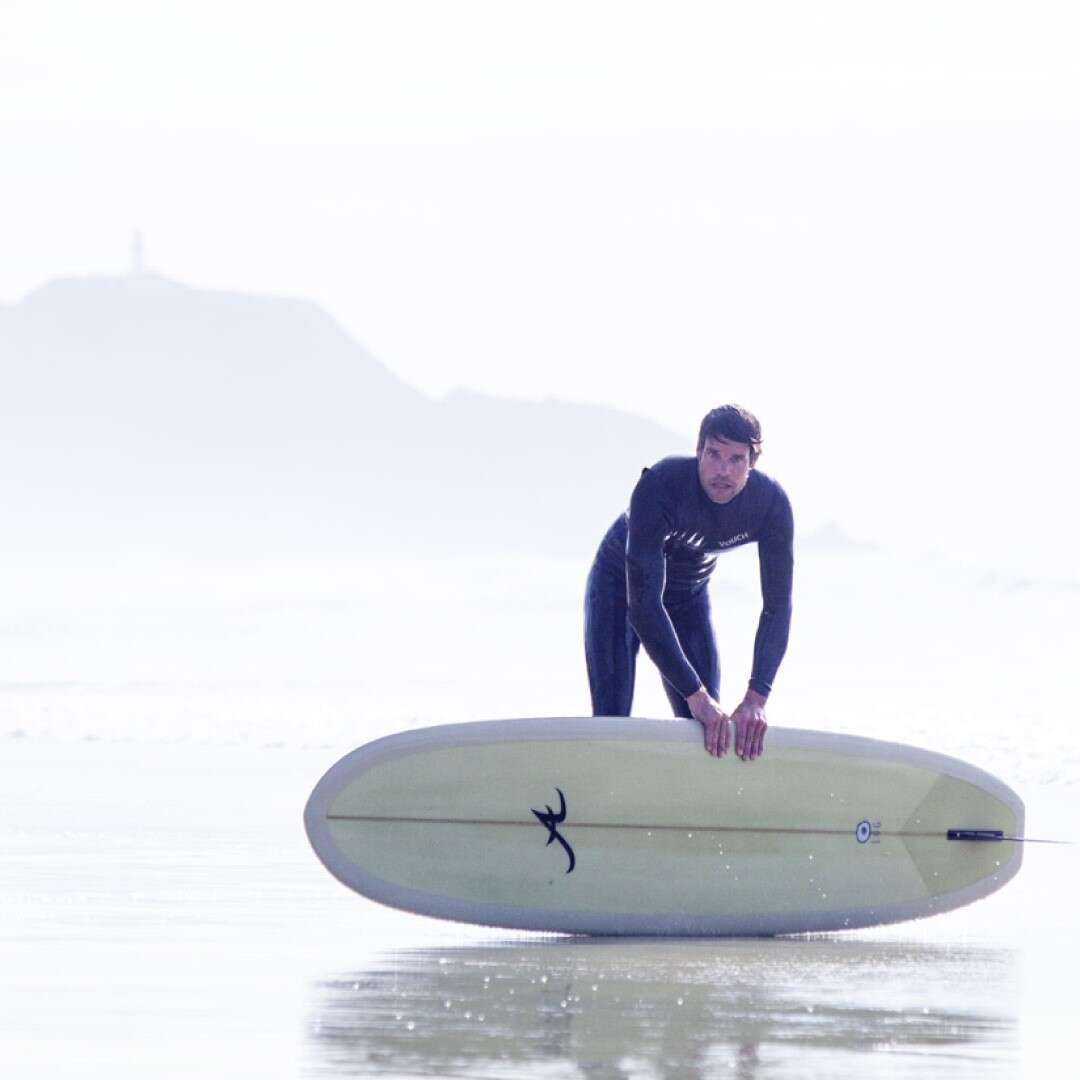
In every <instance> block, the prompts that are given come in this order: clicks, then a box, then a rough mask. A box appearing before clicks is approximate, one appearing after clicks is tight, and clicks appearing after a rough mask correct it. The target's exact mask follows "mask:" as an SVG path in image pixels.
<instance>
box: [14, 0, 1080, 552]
mask: <svg viewBox="0 0 1080 1080" xmlns="http://www.w3.org/2000/svg"><path fill="white" fill-rule="evenodd" d="M1076 12H1077V9H1076V6H1075V4H1072V3H1060V4H1038V3H1028V4H1024V5H1020V4H1015V3H1008V4H1001V3H992V2H989V3H988V2H985V0H980V2H975V3H949V2H943V0H934V2H930V3H906V4H903V5H900V4H879V3H873V2H868V0H853V2H831V3H828V2H826V3H804V2H803V3H768V2H763V3H753V4H750V3H737V4H722V3H711V4H706V3H702V4H684V3H670V2H665V3H651V4H641V3H627V2H617V3H588V2H582V0H576V2H573V3H560V2H551V0H548V2H545V3H543V4H538V3H532V4H526V3H515V2H510V0H502V2H494V3H473V2H461V0H442V2H438V0H436V2H427V3H425V2H409V0H387V2H381V3H364V2H355V0H354V2H341V3H326V2H316V3H308V4H305V5H298V4H295V3H290V4H281V3H272V2H266V0H262V2H259V3H246V2H244V3H240V2H229V0H217V2H215V3H212V4H208V3H201V2H192V0H186V2H184V3H152V2H147V0H142V2H129V3H118V2H115V0H97V2H95V3H93V4H87V3H61V2H57V0H32V2H23V0H14V2H13V0H5V3H4V5H3V9H2V14H0V146H2V147H3V161H4V165H3V169H2V171H0V215H2V216H0V226H2V227H0V236H2V242H3V258H2V259H0V302H5V303H12V302H15V301H17V300H18V299H20V298H21V297H22V296H23V295H25V293H26V292H28V291H29V290H31V289H32V288H34V287H36V286H37V285H39V284H41V283H42V282H43V281H45V280H48V279H50V278H53V277H56V276H60V275H65V274H97V273H110V272H122V271H123V270H124V269H125V268H126V265H127V262H128V252H129V247H130V241H131V234H132V231H133V229H135V228H136V227H139V228H141V229H142V230H143V232H144V234H145V239H146V251H147V258H148V261H149V262H150V264H151V266H152V267H153V268H155V269H156V270H158V271H160V272H161V273H163V274H165V275H167V276H169V277H173V278H176V279H178V280H181V281H183V282H186V283H188V284H192V285H197V286H201V287H210V288H227V289H237V290H243V291H250V292H265V293H272V294H288V295H298V296H303V297H306V298H309V299H311V300H314V301H316V302H317V303H319V304H321V305H323V306H324V307H325V308H327V309H328V310H329V311H330V312H331V313H332V314H333V315H335V316H336V317H337V318H338V319H339V320H340V321H341V322H342V323H343V324H344V325H345V327H346V328H347V329H348V330H349V331H350V332H351V333H352V334H354V335H355V336H356V337H357V338H359V339H360V340H362V341H363V342H364V343H365V344H366V345H367V346H368V347H369V348H370V349H371V350H372V351H373V352H374V353H375V354H376V355H377V356H378V357H379V358H380V359H381V360H382V361H383V362H384V363H385V364H386V365H387V366H388V367H390V368H391V369H392V370H394V371H395V372H396V373H398V374H399V375H400V376H401V377H402V378H404V379H406V380H407V381H408V382H410V383H412V384H414V385H416V386H418V387H420V388H422V389H426V390H428V391H430V392H433V393H442V392H444V391H446V390H448V389H450V388H452V387H455V386H459V385H464V386H469V387H472V388H475V389H479V390H486V391H490V392H492V393H497V394H503V395H512V396H522V397H539V398H542V397H547V396H554V397H561V398H569V399H578V400H590V401H596V402H601V403H606V404H611V405H616V406H619V407H623V408H627V409H630V410H633V411H635V412H639V413H642V414H645V415H649V416H652V417H654V418H656V419H658V420H661V421H662V422H664V423H666V424H668V425H669V426H672V427H673V428H676V429H677V430H679V431H682V432H686V433H687V437H688V438H689V437H692V433H693V431H694V429H695V428H696V424H697V421H698V419H699V417H700V415H701V413H702V412H703V411H704V410H705V409H706V408H707V407H709V406H711V405H713V404H718V403H720V402H722V401H726V400H741V401H743V402H744V403H746V404H747V405H749V406H750V407H752V408H754V409H755V411H757V412H758V413H759V414H760V415H761V417H762V419H763V421H764V422H765V425H766V436H767V439H768V447H767V457H766V458H765V459H763V466H765V465H766V463H768V466H769V467H770V468H771V469H772V470H773V471H774V472H775V473H776V475H778V476H779V477H780V478H781V479H783V480H785V481H786V482H787V485H788V487H789V488H790V489H791V490H792V492H793V494H794V495H796V497H797V508H799V506H800V504H801V505H802V507H804V508H805V512H804V513H803V515H802V517H803V520H804V522H805V521H815V520H825V519H828V518H838V519H840V520H842V521H844V523H845V524H846V525H847V527H849V528H850V529H851V530H852V531H854V532H856V533H859V534H861V535H865V536H870V537H875V538H878V539H882V538H886V537H891V538H896V539H898V540H899V541H900V542H902V543H910V544H912V545H914V546H916V547H918V548H919V549H920V550H926V549H933V548H935V547H937V546H942V545H939V543H938V542H937V541H938V535H937V534H938V533H940V534H941V535H942V536H947V537H948V540H949V544H948V545H945V546H950V545H951V546H953V547H955V546H956V540H957V537H963V536H964V535H965V534H970V535H971V536H972V537H974V538H975V542H976V543H977V545H981V548H980V550H982V549H985V554H986V555H987V557H990V556H991V555H993V556H994V557H1000V558H1003V559H1005V558H1007V557H1008V556H1009V555H1010V553H1011V552H1012V553H1015V552H1016V551H1017V550H1018V545H1020V546H1022V547H1023V551H1024V554H1025V558H1024V559H1023V560H1019V559H1018V560H1016V561H1023V562H1025V563H1029V564H1030V562H1031V561H1032V558H1033V560H1034V562H1036V563H1039V564H1040V565H1042V564H1043V563H1044V562H1045V561H1046V560H1049V559H1050V558H1051V556H1054V557H1055V558H1056V557H1057V556H1062V555H1064V556H1066V557H1067V558H1071V552H1072V550H1073V549H1074V548H1075V529H1074V528H1073V520H1072V512H1071V507H1069V508H1068V509H1067V510H1066V509H1064V508H1063V507H1062V505H1061V504H1060V503H1059V502H1058V501H1056V499H1055V493H1056V491H1057V490H1058V487H1059V485H1062V484H1064V485H1066V486H1067V487H1068V488H1069V489H1070V490H1071V487H1072V485H1071V483H1069V481H1070V479H1071V475H1072V472H1073V469H1074V466H1075V459H1076V455H1075V452H1074V451H1073V449H1072V445H1071V434H1068V435H1067V434H1066V431H1065V425H1066V424H1071V423H1072V422H1073V421H1072V415H1073V411H1074V410H1073V407H1072V375H1071V371H1070V370H1069V368H1071V366H1072V365H1074V364H1075V362H1076V359H1077V353H1078V349H1077V345H1078V343H1080V341H1078V339H1080V334H1078V330H1077V317H1076V297H1077V291H1078V285H1080V280H1078V279H1080V273H1078V269H1077V266H1078V260H1077V254H1076V253H1077V251H1078V250H1080V213H1078V210H1077V199H1076V192H1077V191H1078V190H1080V140H1078V137H1077V136H1078V134H1080V132H1078V119H1080V115H1078V102H1080V63H1078V61H1077V56H1078V55H1080V54H1078V51H1077V44H1078V37H1077V31H1078V29H1080V18H1078V16H1077V14H1076ZM1066 561H1067V559H1066ZM1047 565H1048V563H1047Z"/></svg>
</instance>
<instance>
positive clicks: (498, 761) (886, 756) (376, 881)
mask: <svg viewBox="0 0 1080 1080" xmlns="http://www.w3.org/2000/svg"><path fill="white" fill-rule="evenodd" d="M304 824H305V827H306V829H307V833H308V837H309V839H310V841H311V844H312V846H313V848H314V849H315V852H316V854H317V855H318V856H319V858H320V859H321V860H322V862H323V863H324V864H325V866H326V868H327V869H328V870H329V871H330V872H331V873H332V874H333V875H334V876H335V877H337V878H338V879H339V880H340V881H342V882H343V883H344V884H346V885H348V886H349V887H350V888H352V889H355V890H356V891H357V892H359V893H361V894H363V895H364V896H367V897H370V898H371V899H372V900H376V901H378V902H380V903H383V904H388V905H390V906H392V907H396V908H401V909H404V910H406V911H414V912H418V913H420V914H423V915H431V916H435V917H438V918H445V919H455V920H458V921H462V922H469V923H479V924H483V925H489V926H501V927H509V928H518V929H527V930H545V931H563V932H568V933H587V934H684V935H697V934H743V935H745V934H788V933H806V932H813V931H827V930H840V929H849V928H850V929H853V928H856V927H862V926H871V925H875V924H878V923H889V922H897V921H900V920H904V919H914V918H920V917H922V916H925V915H932V914H935V913H937V912H941V911H948V910H950V909H951V908H956V907H959V906H961V905H963V904H967V903H970V902H971V901H973V900H976V899H979V898H980V897H983V896H986V895H987V894H988V893H991V892H993V891H994V890H995V889H998V888H1000V887H1001V886H1002V885H1004V884H1005V883H1006V882H1007V881H1008V880H1009V879H1010V878H1011V877H1013V875H1015V874H1016V873H1017V871H1018V870H1019V869H1020V862H1021V858H1022V850H1023V844H1022V843H1021V842H1020V840H1021V839H1022V837H1023V829H1024V807H1023V803H1022V802H1021V801H1020V799H1019V798H1018V797H1017V796H1016V794H1015V793H1014V792H1013V791H1011V790H1010V789H1009V788H1008V787H1007V786H1006V785H1005V784H1003V783H1002V782H1001V781H999V780H997V779H995V778H994V777H993V776H990V775H989V774H987V773H985V772H983V771H981V770H979V769H977V768H975V767H974V766H972V765H968V764H966V763H965V762H962V761H958V760H956V759H955V758H950V757H945V756H944V755H941V754H935V753H930V752H928V751H925V750H919V749H916V748H915V747H911V746H903V745H899V744H895V743H887V742H881V741H878V740H875V739H866V738H859V737H854V736H848V735H833V734H827V733H824V732H817V731H803V730H796V729H783V728H772V729H770V731H769V737H768V743H767V747H766V750H765V754H764V756H762V757H761V758H759V759H758V760H757V761H753V762H744V761H741V760H739V759H738V758H737V757H735V756H734V755H732V754H730V753H729V754H728V756H726V757H724V758H721V759H716V758H713V757H710V756H709V755H708V754H706V753H705V750H704V749H703V747H702V737H701V728H700V726H699V725H698V724H697V723H695V722H693V721H682V720H636V719H625V718H613V717H612V718H609V717H598V718H597V717H594V718H561V719H558V718H552V719H529V720H495V721H487V722H482V723H473V724H455V725H448V726H442V727H432V728H424V729H420V730H417V731H409V732H404V733H402V734H399V735H393V736H390V737H389V738H385V739H380V740H378V741H376V742H372V743H369V744H368V745H366V746H363V747H361V748H360V749H359V750H355V751H353V752H352V753H351V754H348V755H347V756H346V757H344V758H342V759H341V761H339V762H338V763H337V764H336V765H334V766H333V767H332V768H331V769H330V770H329V772H327V773H326V775H325V776H324V777H323V778H322V779H321V780H320V781H319V783H318V784H317V785H316V787H315V790H314V791H313V792H312V795H311V798H310V799H309V800H308V804H307V807H306V809H305V811H304Z"/></svg>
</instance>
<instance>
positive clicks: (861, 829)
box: [855, 821, 874, 844]
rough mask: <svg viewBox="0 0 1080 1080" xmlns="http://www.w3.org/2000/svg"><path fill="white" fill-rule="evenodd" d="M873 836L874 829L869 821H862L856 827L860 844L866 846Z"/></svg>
mask: <svg viewBox="0 0 1080 1080" xmlns="http://www.w3.org/2000/svg"><path fill="white" fill-rule="evenodd" d="M873 835H874V827H873V826H872V825H871V824H870V822H869V821H860V822H859V824H858V825H856V826H855V839H856V840H858V841H859V843H860V844H865V843H866V841H867V840H869V839H870V837H871V836H873Z"/></svg>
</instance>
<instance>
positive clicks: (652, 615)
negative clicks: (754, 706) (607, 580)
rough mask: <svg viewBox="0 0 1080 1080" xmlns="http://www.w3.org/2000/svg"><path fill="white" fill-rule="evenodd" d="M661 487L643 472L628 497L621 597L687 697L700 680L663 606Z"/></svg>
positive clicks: (666, 512)
mask: <svg viewBox="0 0 1080 1080" xmlns="http://www.w3.org/2000/svg"><path fill="white" fill-rule="evenodd" d="M665 502H666V500H665V497H664V492H663V488H662V485H661V484H660V482H659V481H658V480H657V478H656V477H655V476H653V475H652V474H651V473H650V472H649V471H648V470H646V471H645V472H644V473H643V474H642V477H641V479H640V480H639V481H638V483H637V486H636V487H635V488H634V493H633V495H632V496H631V498H630V515H629V528H628V531H627V536H626V600H627V607H628V609H629V615H630V625H631V626H632V627H633V628H634V630H635V632H636V633H637V636H638V637H639V638H641V643H642V645H644V646H645V651H646V652H647V653H648V654H649V658H650V659H651V660H652V662H653V663H654V664H656V666H657V667H658V668H659V669H660V674H661V675H663V677H664V678H665V679H667V681H668V682H669V683H671V685H672V686H673V687H675V689H676V690H677V691H678V692H679V693H680V694H682V695H683V697H687V696H689V695H690V694H692V693H694V691H695V690H698V689H699V688H700V687H701V685H702V681H701V679H700V678H698V674H697V672H696V671H695V670H694V668H693V666H692V665H691V664H690V661H689V660H687V658H686V654H685V653H684V652H683V650H682V646H681V645H680V644H679V639H678V637H677V636H676V634H675V627H674V626H673V625H672V623H671V618H670V617H669V615H668V613H667V610H666V609H665V608H664V600H663V598H664V582H665V580H666V572H667V568H666V564H665V561H664V541H665V540H666V539H667V537H668V534H669V533H670V531H671V514H670V509H669V507H667V506H666V505H665Z"/></svg>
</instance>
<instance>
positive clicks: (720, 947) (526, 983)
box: [308, 938, 1018, 1080]
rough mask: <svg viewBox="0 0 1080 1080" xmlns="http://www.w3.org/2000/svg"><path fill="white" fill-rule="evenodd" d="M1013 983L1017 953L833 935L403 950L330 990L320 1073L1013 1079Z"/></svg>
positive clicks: (315, 1055) (313, 1039)
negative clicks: (958, 1077) (1001, 1077)
mask: <svg viewBox="0 0 1080 1080" xmlns="http://www.w3.org/2000/svg"><path fill="white" fill-rule="evenodd" d="M1015 983H1016V978H1015V974H1014V970H1013V956H1012V953H1011V952H1009V951H1008V950H1001V949H991V948H984V947H959V948H948V947H942V946H938V945H929V944H917V943H916V944H912V943H898V942H872V941H859V940H854V941H853V940H850V939H835V938H820V939H797V940H792V939H788V940H735V941H732V940H728V941H715V942H714V941H689V940H688V941H672V940H663V941H659V940H634V941H626V940H612V939H607V940H603V939H599V940H598V939H580V940H578V939H574V940H566V939H559V940H554V941H552V940H539V941H535V940H534V941H530V942H528V943H522V941H521V940H520V939H518V940H516V941H514V942H508V943H506V944H502V945H487V944H485V945H482V946H476V947H470V946H461V947H456V948H448V949H418V950H408V951H400V952H388V953H386V954H384V955H383V956H381V957H380V958H379V959H378V960H377V961H375V962H374V963H372V964H370V965H369V966H368V967H366V968H365V969H364V970H362V971H357V972H355V973H353V974H346V975H341V976H339V977H335V978H330V979H327V980H325V981H323V982H322V983H320V984H318V986H317V987H316V993H315V1002H314V1008H313V1015H312V1019H311V1028H310V1034H309V1053H308V1060H309V1071H308V1074H309V1075H329V1076H346V1075H351V1076H394V1077H410V1076H447V1077H450V1076H458V1077H463V1076H470V1077H473V1076H479V1075H484V1076H493V1077H503V1076H505V1077H522V1078H526V1077H540V1076H551V1075H559V1076H574V1075H578V1076H584V1077H588V1078H590V1080H592V1078H595V1080H601V1078H603V1080H607V1078H611V1080H622V1078H629V1077H639V1076H643V1077H653V1076H659V1077H670V1078H680V1080H681V1078H686V1080H691V1078H696V1077H710V1076H719V1075H723V1076H728V1077H738V1078H743V1080H750V1078H752V1077H765V1076H768V1077H778V1076H807V1075H823V1076H824V1075H827V1076H830V1077H846V1076H851V1077H855V1076H860V1077H861V1076H865V1075H867V1072H868V1070H869V1069H871V1068H872V1069H873V1074H874V1075H875V1076H883V1075H884V1076H890V1075H896V1076H905V1077H910V1076H928V1077H929V1076H934V1077H940V1076H951V1077H955V1076H965V1075H972V1076H975V1075H978V1076H979V1077H980V1078H983V1077H987V1076H994V1075H1012V1074H1013V1071H1014V1070H1015V1068H1016V1062H1017V1058H1018V1048H1017V1031H1016V1027H1017V1024H1016V1009H1015V998H1016V990H1015ZM871 1054H872V1055H873V1056H874V1060H873V1061H872V1062H871V1061H869V1060H868V1055H871Z"/></svg>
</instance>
